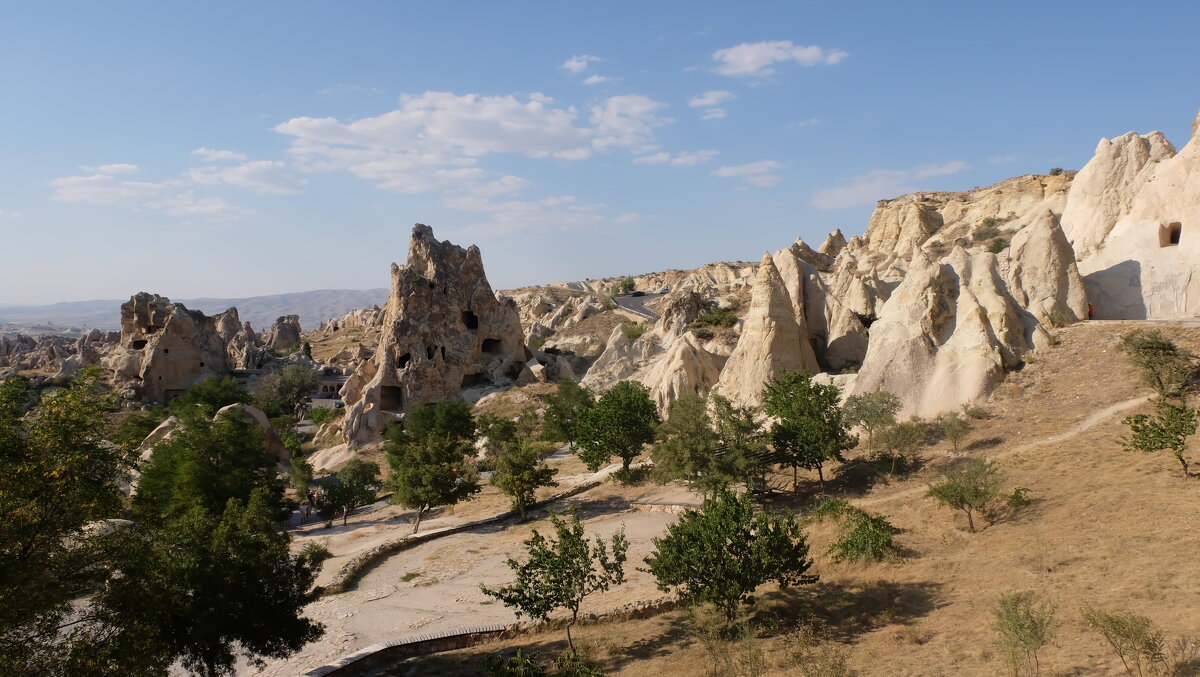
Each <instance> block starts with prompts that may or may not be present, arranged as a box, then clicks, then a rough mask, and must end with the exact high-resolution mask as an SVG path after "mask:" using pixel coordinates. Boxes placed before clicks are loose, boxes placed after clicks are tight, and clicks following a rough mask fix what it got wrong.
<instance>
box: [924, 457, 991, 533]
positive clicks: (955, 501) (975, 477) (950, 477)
mask: <svg viewBox="0 0 1200 677" xmlns="http://www.w3.org/2000/svg"><path fill="white" fill-rule="evenodd" d="M926 495H927V496H929V497H930V498H932V499H934V500H936V501H937V502H938V503H941V504H942V505H944V506H946V507H947V508H951V509H953V510H961V511H963V512H964V513H965V514H966V515H967V525H968V526H969V527H970V529H971V532H972V533H974V531H975V518H974V513H976V512H980V511H983V510H985V509H986V508H987V506H988V504H989V503H991V502H992V501H994V500H996V499H997V498H999V497H1000V473H999V470H997V469H996V465H995V463H993V462H991V461H986V460H984V459H981V458H964V459H960V460H958V461H956V462H954V463H953V464H951V465H950V467H948V468H946V469H945V470H943V471H942V472H941V473H940V474H939V477H938V481H937V483H935V484H934V485H932V486H931V487H929V492H928V493H927V494H926Z"/></svg>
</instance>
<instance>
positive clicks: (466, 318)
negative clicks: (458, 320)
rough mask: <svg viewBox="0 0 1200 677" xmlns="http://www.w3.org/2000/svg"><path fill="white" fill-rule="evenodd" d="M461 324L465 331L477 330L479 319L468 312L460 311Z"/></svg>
mask: <svg viewBox="0 0 1200 677" xmlns="http://www.w3.org/2000/svg"><path fill="white" fill-rule="evenodd" d="M462 323H463V326H464V327H466V328H467V329H478V328H479V317H478V316H477V315H475V313H472V312H471V311H469V310H464V311H462Z"/></svg>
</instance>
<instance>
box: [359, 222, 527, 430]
mask: <svg viewBox="0 0 1200 677" xmlns="http://www.w3.org/2000/svg"><path fill="white" fill-rule="evenodd" d="M380 332H381V334H380V340H379V346H378V348H377V349H376V351H375V357H374V359H373V360H371V361H370V362H367V363H363V364H362V365H360V366H359V368H358V369H357V371H356V372H355V373H354V375H353V376H352V377H351V378H350V380H349V381H348V382H347V383H346V386H345V387H343V389H342V397H343V399H344V400H345V401H346V416H345V419H344V420H343V425H342V434H343V436H344V437H345V439H346V441H347V442H359V443H363V442H370V441H373V440H375V439H378V437H379V436H380V435H381V434H382V433H383V430H384V428H385V427H386V426H387V425H388V424H389V423H391V422H392V421H395V420H398V419H399V418H400V417H401V415H402V414H403V413H404V412H407V411H409V410H410V409H412V408H413V407H416V406H419V405H422V404H426V403H429V402H437V401H442V400H447V399H451V398H454V397H457V396H458V395H459V393H460V392H461V391H463V390H464V389H481V388H486V387H488V386H502V385H508V384H512V383H513V382H514V381H515V379H516V377H517V376H518V375H520V373H521V370H522V369H523V368H524V365H525V362H526V360H527V359H528V357H529V356H528V353H527V350H526V348H525V344H524V335H523V332H522V330H521V324H520V320H519V318H518V315H517V310H516V306H515V304H514V303H513V302H512V301H511V300H509V299H503V300H501V299H498V298H497V296H496V294H495V293H494V292H493V291H492V288H491V286H490V285H489V284H488V281H487V276H486V275H485V274H484V270H483V261H482V259H481V258H480V254H479V249H478V248H477V247H475V246H471V247H469V248H467V249H463V248H462V247H458V246H456V245H453V244H451V243H449V242H439V241H437V239H435V238H434V236H433V230H432V229H431V228H430V227H428V226H425V225H421V224H418V225H416V226H415V227H414V228H413V231H412V238H411V240H410V243H409V250H408V260H407V263H406V265H405V266H403V267H400V266H397V265H396V264H392V290H391V296H390V297H389V298H388V302H387V306H386V307H385V309H384V316H383V321H382V327H381V330H380Z"/></svg>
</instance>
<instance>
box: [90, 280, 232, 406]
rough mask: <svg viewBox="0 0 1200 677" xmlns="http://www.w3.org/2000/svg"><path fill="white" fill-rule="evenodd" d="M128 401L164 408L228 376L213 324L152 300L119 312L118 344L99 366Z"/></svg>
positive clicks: (139, 298)
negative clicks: (212, 377)
mask: <svg viewBox="0 0 1200 677" xmlns="http://www.w3.org/2000/svg"><path fill="white" fill-rule="evenodd" d="M102 363H103V364H104V365H105V366H106V367H107V368H109V369H111V370H112V372H113V382H114V384H115V385H116V386H117V387H118V389H119V390H121V392H122V393H123V395H124V396H125V397H126V398H128V399H139V400H144V401H147V402H152V403H165V402H169V401H170V400H171V399H173V398H174V397H176V396H177V395H181V394H183V392H184V391H185V390H187V388H188V387H190V386H191V385H193V384H194V383H196V382H198V381H200V380H202V379H204V378H205V377H208V376H210V375H218V376H220V375H225V374H227V373H229V364H228V361H227V356H226V352H225V341H224V339H222V338H221V335H220V334H219V333H218V331H217V323H216V321H215V320H214V319H213V318H211V317H208V316H206V315H205V314H204V313H201V312H199V311H194V310H188V309H187V308H186V307H184V306H183V305H181V304H178V303H171V300H170V299H168V298H165V297H163V296H158V295H157V294H148V293H146V292H140V293H138V294H136V295H134V296H133V297H132V298H130V300H129V301H127V302H126V303H124V304H122V306H121V338H120V344H119V347H118V348H117V349H115V350H114V351H113V352H112V353H111V354H110V355H108V356H107V357H106V358H105V359H104V360H103V362H102Z"/></svg>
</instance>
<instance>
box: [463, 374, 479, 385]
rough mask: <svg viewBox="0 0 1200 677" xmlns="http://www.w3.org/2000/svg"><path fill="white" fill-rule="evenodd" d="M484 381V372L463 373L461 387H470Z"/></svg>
mask: <svg viewBox="0 0 1200 677" xmlns="http://www.w3.org/2000/svg"><path fill="white" fill-rule="evenodd" d="M480 383H483V374H463V378H462V385H461V386H459V387H460V388H470V387H472V386H477V385H479V384H480Z"/></svg>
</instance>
